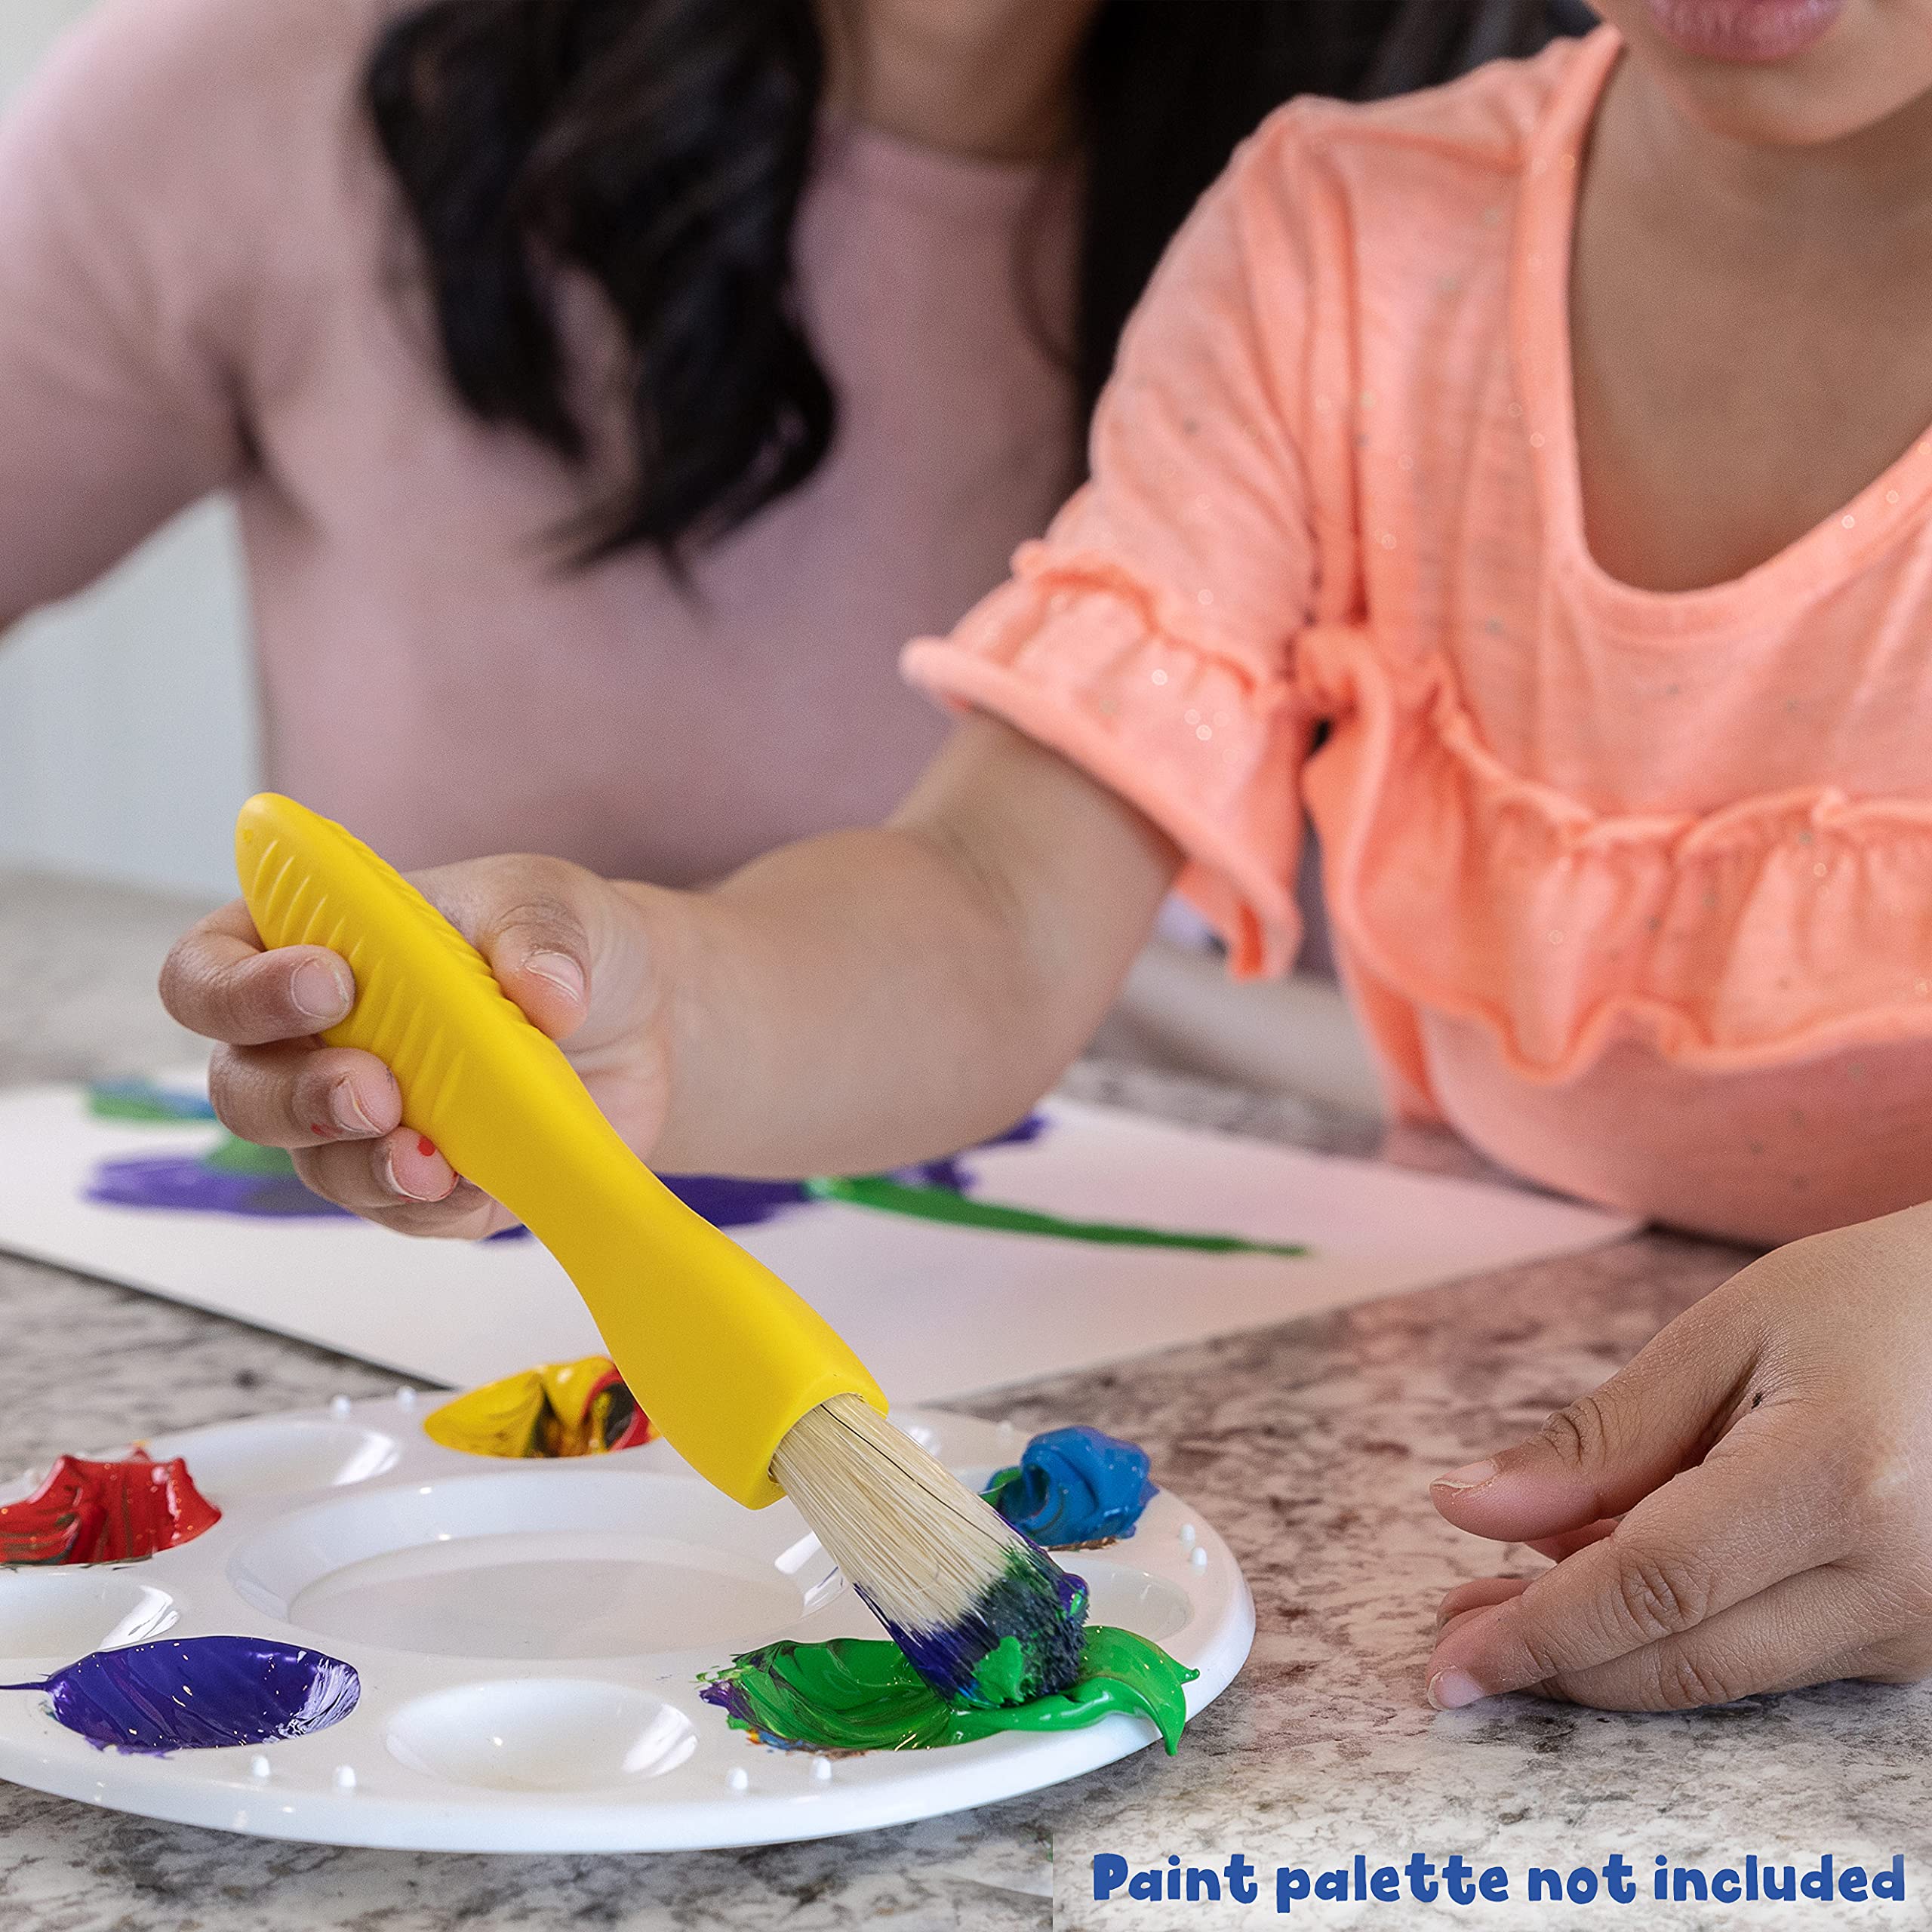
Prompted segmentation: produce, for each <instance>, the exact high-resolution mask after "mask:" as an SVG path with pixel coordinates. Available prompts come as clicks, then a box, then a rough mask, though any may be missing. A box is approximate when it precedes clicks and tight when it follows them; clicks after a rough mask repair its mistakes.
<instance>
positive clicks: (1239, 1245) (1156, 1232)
mask: <svg viewBox="0 0 1932 1932" xmlns="http://www.w3.org/2000/svg"><path fill="white" fill-rule="evenodd" d="M805 1192H807V1193H808V1194H809V1195H811V1196H812V1198H814V1200H817V1201H844V1202H846V1203H847V1204H848V1205H850V1206H851V1207H873V1208H876V1209H878V1211H879V1212H881V1214H906V1215H909V1216H910V1217H912V1219H913V1220H920V1221H946V1222H950V1223H952V1225H953V1226H956V1227H962V1228H986V1229H992V1230H993V1231H994V1232H997V1233H1001V1234H1010V1235H1049V1236H1051V1238H1053V1239H1054V1240H1056V1241H1094V1242H1097V1243H1099V1244H1101V1245H1103V1246H1106V1247H1180V1248H1186V1249H1189V1250H1190V1251H1192V1252H1193V1253H1195V1254H1275V1255H1284V1256H1287V1257H1291V1258H1293V1257H1298V1256H1303V1255H1306V1254H1307V1253H1308V1250H1307V1248H1306V1247H1304V1246H1303V1244H1301V1243H1300V1242H1299V1241H1248V1240H1246V1239H1244V1238H1243V1237H1242V1236H1241V1235H1204V1234H1188V1233H1184V1232H1179V1231H1177V1230H1174V1229H1166V1228H1136V1227H1129V1226H1126V1225H1124V1223H1119V1222H1115V1221H1068V1220H1062V1219H1061V1217H1060V1216H1059V1215H1057V1214H1038V1213H1036V1212H1035V1211H1034V1210H1033V1209H1032V1208H1030V1207H1001V1205H1000V1204H999V1203H998V1201H976V1200H974V1198H972V1197H971V1195H964V1194H955V1192H953V1191H952V1189H950V1188H946V1187H913V1186H908V1185H907V1184H906V1183H905V1182H903V1181H897V1180H890V1179H888V1177H885V1176H884V1175H883V1174H870V1175H864V1176H861V1177H859V1178H857V1179H856V1180H831V1179H821V1180H808V1181H807V1182H806V1183H805Z"/></svg>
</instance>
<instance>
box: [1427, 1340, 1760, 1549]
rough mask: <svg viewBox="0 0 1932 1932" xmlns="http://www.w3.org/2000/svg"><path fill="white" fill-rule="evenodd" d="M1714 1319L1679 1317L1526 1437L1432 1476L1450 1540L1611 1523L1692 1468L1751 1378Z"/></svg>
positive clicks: (1510, 1539)
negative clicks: (1450, 1527) (1452, 1531)
mask: <svg viewBox="0 0 1932 1932" xmlns="http://www.w3.org/2000/svg"><path fill="white" fill-rule="evenodd" d="M1714 1312H1715V1311H1713V1310H1712V1309H1710V1306H1709V1304H1708V1303H1707V1304H1704V1305H1703V1306H1700V1307H1697V1308H1694V1309H1691V1310H1690V1312H1689V1313H1688V1314H1687V1315H1680V1316H1679V1317H1678V1319H1677V1320H1676V1321H1673V1322H1672V1324H1670V1326H1669V1327H1667V1328H1666V1329H1665V1330H1664V1331H1663V1333H1662V1334H1660V1335H1659V1336H1658V1337H1657V1338H1656V1340H1654V1341H1653V1342H1652V1343H1651V1344H1650V1346H1648V1347H1647V1348H1646V1349H1644V1350H1643V1351H1642V1352H1641V1353H1640V1354H1639V1355H1637V1357H1636V1358H1635V1360H1633V1361H1631V1362H1630V1363H1629V1365H1628V1366H1627V1367H1624V1368H1623V1369H1622V1370H1620V1371H1619V1372H1618V1373H1617V1374H1615V1375H1614V1376H1612V1377H1611V1379H1610V1380H1608V1381H1607V1382H1606V1383H1604V1385H1603V1386H1602V1387H1601V1389H1598V1390H1597V1391H1596V1392H1595V1394H1593V1395H1585V1396H1583V1397H1582V1398H1580V1400H1578V1401H1574V1402H1572V1403H1571V1404H1570V1406H1569V1407H1567V1408H1565V1409H1559V1410H1558V1411H1557V1412H1556V1414H1555V1415H1553V1416H1552V1417H1550V1418H1549V1420H1548V1421H1547V1422H1546V1423H1544V1424H1543V1427H1542V1428H1541V1429H1540V1430H1538V1431H1537V1433H1536V1434H1535V1435H1533V1436H1531V1437H1530V1438H1527V1440H1526V1441H1521V1442H1518V1443H1517V1444H1514V1445H1513V1446H1512V1447H1509V1448H1507V1449H1504V1450H1502V1451H1499V1452H1498V1453H1497V1454H1496V1455H1494V1456H1493V1457H1489V1458H1488V1459H1487V1460H1484V1461H1483V1462H1481V1463H1471V1464H1469V1466H1466V1468H1463V1469H1452V1470H1451V1471H1450V1472H1449V1473H1448V1474H1447V1475H1441V1476H1438V1477H1437V1478H1435V1481H1434V1482H1433V1483H1432V1484H1430V1485H1429V1500H1431V1501H1432V1503H1435V1506H1436V1508H1437V1509H1438V1510H1440V1511H1441V1513H1442V1514H1443V1515H1444V1516H1445V1517H1447V1518H1448V1520H1449V1521H1451V1522H1452V1523H1454V1524H1455V1525H1456V1526H1457V1528H1458V1529H1463V1530H1468V1531H1470V1532H1472V1534H1475V1535H1476V1536H1481V1537H1493V1538H1494V1540H1497V1542H1499V1543H1527V1542H1529V1541H1531V1540H1533V1539H1534V1538H1537V1537H1550V1536H1555V1535H1559V1534H1561V1533H1563V1532H1564V1531H1570V1530H1576V1529H1581V1528H1583V1527H1585V1526H1586V1525H1588V1524H1592V1523H1595V1522H1598V1521H1601V1519H1602V1518H1604V1517H1606V1516H1615V1515H1621V1514H1622V1513H1623V1512H1624V1511H1626V1510H1627V1509H1629V1508H1630V1507H1631V1506H1632V1505H1633V1504H1634V1503H1637V1502H1638V1501H1639V1500H1641V1498H1643V1497H1645V1496H1647V1495H1648V1494H1650V1493H1651V1491H1653V1490H1654V1489H1656V1488H1657V1487H1659V1486H1660V1484H1664V1483H1666V1482H1668V1481H1670V1479H1671V1478H1672V1477H1673V1476H1674V1475H1676V1474H1677V1473H1678V1471H1679V1470H1680V1469H1683V1468H1684V1467H1685V1466H1687V1464H1689V1463H1694V1462H1695V1461H1696V1460H1697V1457H1698V1456H1699V1455H1700V1454H1701V1453H1702V1452H1703V1448H1704V1447H1705V1445H1706V1443H1707V1442H1708V1441H1709V1436H1710V1432H1711V1429H1712V1422H1713V1419H1714V1418H1715V1417H1718V1415H1719V1414H1721V1413H1722V1412H1723V1411H1724V1409H1725V1408H1726V1407H1727V1405H1728V1404H1730V1401H1731V1400H1732V1398H1734V1395H1735V1393H1736V1391H1737V1388H1738V1386H1739V1383H1740V1380H1742V1378H1743V1377H1744V1376H1745V1375H1746V1374H1747V1373H1748V1372H1749V1357H1750V1350H1751V1346H1752V1344H1751V1343H1750V1341H1749V1336H1748V1332H1746V1331H1738V1330H1736V1329H1734V1327H1731V1326H1730V1324H1728V1323H1727V1322H1726V1321H1724V1320H1722V1319H1721V1318H1718V1319H1713V1318H1712V1315H1713V1313H1714Z"/></svg>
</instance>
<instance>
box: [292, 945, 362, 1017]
mask: <svg viewBox="0 0 1932 1932" xmlns="http://www.w3.org/2000/svg"><path fill="white" fill-rule="evenodd" d="M342 980H343V976H342V974H340V972H338V971H337V969H336V968H334V967H333V966H331V965H328V964H326V963H325V962H324V961H321V960H320V959H305V960H303V962H302V963H301V964H300V965H299V966H298V967H297V968H296V969H295V971H294V973H293V974H291V975H290V977H289V981H288V996H289V998H291V999H292V1000H294V1002H295V1010H296V1011H297V1012H298V1013H300V1014H302V1015H303V1017H304V1018H305V1019H309V1020H340V1018H341V1017H342V1016H343V1014H345V1013H346V1012H347V1011H349V1001H350V1000H351V999H352V998H353V997H354V995H352V994H351V993H350V992H348V990H347V989H346V988H345V987H344V986H343V983H342Z"/></svg>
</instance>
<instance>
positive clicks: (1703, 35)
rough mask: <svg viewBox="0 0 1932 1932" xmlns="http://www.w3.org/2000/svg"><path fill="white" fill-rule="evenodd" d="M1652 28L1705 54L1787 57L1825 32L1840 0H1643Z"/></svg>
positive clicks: (1693, 51)
mask: <svg viewBox="0 0 1932 1932" xmlns="http://www.w3.org/2000/svg"><path fill="white" fill-rule="evenodd" d="M1648 5H1649V7H1650V10H1651V19H1652V20H1654V21H1655V22H1656V23H1657V31H1658V32H1660V33H1661V34H1662V35H1663V36H1664V38H1666V40H1668V41H1669V42H1672V44H1673V45H1675V46H1677V47H1679V48H1682V49H1683V51H1684V52H1685V53H1687V54H1697V56H1699V57H1700V58H1702V59H1703V60H1727V61H1734V62H1763V61H1772V60H1790V59H1791V58H1792V57H1793V56H1794V55H1795V54H1802V53H1804V51H1805V50H1806V49H1807V48H1810V47H1812V46H1814V45H1816V44H1817V42H1820V41H1821V40H1822V39H1823V38H1824V37H1825V35H1826V34H1828V33H1829V32H1830V31H1831V30H1832V27H1833V26H1835V24H1836V23H1837V20H1838V16H1839V14H1841V13H1842V12H1843V11H1844V0H1648Z"/></svg>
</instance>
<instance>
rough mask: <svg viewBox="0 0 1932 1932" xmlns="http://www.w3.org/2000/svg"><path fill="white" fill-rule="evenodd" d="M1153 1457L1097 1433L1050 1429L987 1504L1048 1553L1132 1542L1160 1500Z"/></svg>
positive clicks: (994, 1486)
mask: <svg viewBox="0 0 1932 1932" xmlns="http://www.w3.org/2000/svg"><path fill="white" fill-rule="evenodd" d="M1147 1470H1148V1457H1147V1452H1146V1450H1144V1449H1143V1448H1142V1447H1140V1444H1138V1443H1134V1442H1123V1441H1121V1439H1120V1438H1119V1437H1118V1436H1117V1435H1106V1434H1105V1433H1104V1432H1102V1431H1101V1430H1100V1429H1088V1428H1085V1427H1084V1426H1081V1427H1075V1428H1072V1429H1048V1430H1047V1431H1046V1432H1044V1434H1042V1435H1036V1436H1035V1437H1034V1438H1033V1439H1032V1441H1030V1442H1029V1443H1028V1444H1027V1445H1026V1447H1025V1448H1024V1449H1023V1450H1022V1451H1020V1463H1019V1466H1018V1467H1017V1468H1015V1469H1001V1471H1000V1472H999V1473H998V1475H995V1477H994V1478H993V1479H992V1481H991V1482H990V1483H989V1484H987V1486H986V1500H987V1501H988V1502H989V1503H991V1504H992V1506H993V1507H994V1508H995V1509H997V1510H998V1512H999V1513H1000V1514H1001V1515H1002V1516H1004V1518H1006V1520H1007V1521H1008V1522H1009V1523H1011V1524H1012V1525H1013V1527H1014V1528H1015V1529H1016V1530H1018V1531H1020V1532H1021V1533H1022V1534H1024V1535H1026V1536H1029V1537H1032V1540H1034V1541H1035V1543H1038V1544H1040V1545H1041V1546H1043V1547H1044V1548H1045V1549H1066V1548H1067V1547H1068V1546H1069V1545H1071V1544H1075V1543H1102V1542H1106V1541H1110V1540H1112V1539H1113V1538H1114V1537H1130V1536H1131V1535H1133V1534H1134V1526H1135V1524H1137V1523H1138V1522H1139V1521H1140V1512H1142V1511H1143V1509H1146V1506H1148V1504H1149V1503H1151V1502H1152V1500H1154V1497H1155V1495H1156V1494H1158V1491H1156V1489H1155V1486H1154V1484H1152V1483H1151V1482H1149V1481H1148V1479H1147Z"/></svg>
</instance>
